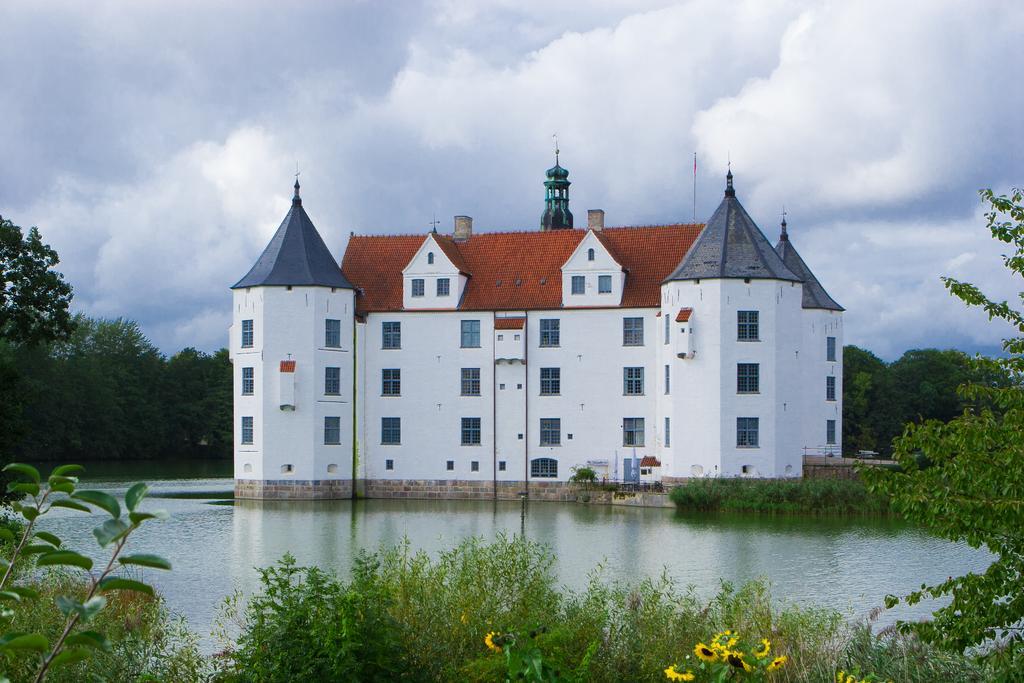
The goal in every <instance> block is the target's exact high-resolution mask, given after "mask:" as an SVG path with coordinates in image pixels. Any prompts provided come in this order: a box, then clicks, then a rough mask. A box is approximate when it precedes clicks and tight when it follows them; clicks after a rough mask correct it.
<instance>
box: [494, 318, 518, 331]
mask: <svg viewBox="0 0 1024 683" xmlns="http://www.w3.org/2000/svg"><path fill="white" fill-rule="evenodd" d="M525 326H526V318H495V319H494V329H496V330H521V329H523V327H525Z"/></svg>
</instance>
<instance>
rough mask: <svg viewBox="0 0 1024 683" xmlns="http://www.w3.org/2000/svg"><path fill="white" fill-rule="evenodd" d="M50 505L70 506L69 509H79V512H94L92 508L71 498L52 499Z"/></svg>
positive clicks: (57, 506) (58, 506) (56, 506)
mask: <svg viewBox="0 0 1024 683" xmlns="http://www.w3.org/2000/svg"><path fill="white" fill-rule="evenodd" d="M50 507H55V508H68V509H69V510H78V511H79V512H88V513H89V514H92V510H91V509H89V508H88V507H86V506H85V505H82V504H81V503H76V502H75V501H73V500H71V499H69V498H58V499H57V500H53V501H50Z"/></svg>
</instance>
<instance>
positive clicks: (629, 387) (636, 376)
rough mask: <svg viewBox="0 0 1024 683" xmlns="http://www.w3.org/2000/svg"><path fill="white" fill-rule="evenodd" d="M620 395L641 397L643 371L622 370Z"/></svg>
mask: <svg viewBox="0 0 1024 683" xmlns="http://www.w3.org/2000/svg"><path fill="white" fill-rule="evenodd" d="M622 393H623V394H625V395H626V396H643V393H644V369H643V368H642V367H640V368H622Z"/></svg>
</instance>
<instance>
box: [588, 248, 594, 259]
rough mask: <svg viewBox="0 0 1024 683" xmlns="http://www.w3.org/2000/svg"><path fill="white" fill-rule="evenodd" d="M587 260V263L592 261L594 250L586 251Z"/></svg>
mask: <svg viewBox="0 0 1024 683" xmlns="http://www.w3.org/2000/svg"><path fill="white" fill-rule="evenodd" d="M587 260H588V261H593V260H594V250H593V249H587Z"/></svg>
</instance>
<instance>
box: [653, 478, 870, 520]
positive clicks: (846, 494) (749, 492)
mask: <svg viewBox="0 0 1024 683" xmlns="http://www.w3.org/2000/svg"><path fill="white" fill-rule="evenodd" d="M669 497H670V498H671V500H672V502H674V503H675V504H676V508H677V509H678V510H680V511H683V512H771V513H783V514H794V513H799V514H830V515H884V514H888V512H889V503H888V501H887V500H886V499H885V498H883V497H881V496H879V495H877V494H873V493H870V492H869V491H868V490H867V488H866V487H865V486H864V484H863V483H861V482H860V481H859V480H848V479H738V478H737V479H718V478H714V479H712V478H707V479H691V480H690V481H688V482H686V483H685V484H682V485H681V486H677V487H676V488H674V489H672V492H671V493H670V494H669Z"/></svg>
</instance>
